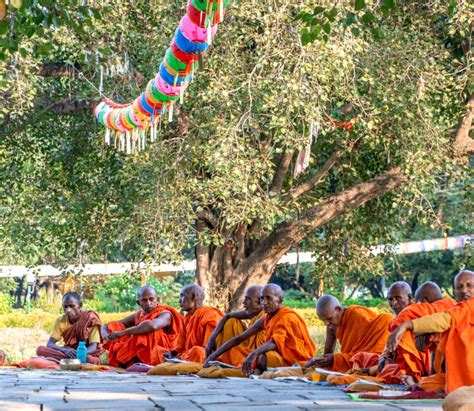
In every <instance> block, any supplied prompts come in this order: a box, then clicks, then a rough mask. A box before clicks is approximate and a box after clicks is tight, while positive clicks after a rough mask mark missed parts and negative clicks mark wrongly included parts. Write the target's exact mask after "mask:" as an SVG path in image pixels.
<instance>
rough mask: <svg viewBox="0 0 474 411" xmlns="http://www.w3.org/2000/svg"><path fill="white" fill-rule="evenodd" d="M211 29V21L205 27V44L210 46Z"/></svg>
mask: <svg viewBox="0 0 474 411" xmlns="http://www.w3.org/2000/svg"><path fill="white" fill-rule="evenodd" d="M211 27H212V21H211V22H209V25H208V26H207V44H209V45H210V44H211V43H212V30H211Z"/></svg>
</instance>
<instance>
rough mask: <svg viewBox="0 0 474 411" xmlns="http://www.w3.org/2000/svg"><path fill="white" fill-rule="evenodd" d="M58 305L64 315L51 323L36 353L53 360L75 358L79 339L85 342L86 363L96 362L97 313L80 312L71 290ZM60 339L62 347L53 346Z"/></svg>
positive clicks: (100, 347) (99, 349)
mask: <svg viewBox="0 0 474 411" xmlns="http://www.w3.org/2000/svg"><path fill="white" fill-rule="evenodd" d="M62 305H63V310H64V315H63V316H61V317H59V318H58V319H57V321H56V323H55V324H54V328H53V332H52V333H51V336H50V337H49V340H48V344H47V345H46V347H44V346H41V347H38V348H37V349H36V355H38V356H39V357H46V358H53V359H55V360H62V359H65V358H76V357H77V353H76V349H77V347H78V345H79V341H85V342H86V347H87V362H88V363H90V364H100V355H101V354H102V353H103V351H104V350H103V348H102V346H101V345H100V325H101V322H100V318H99V316H98V315H97V313H95V312H94V311H82V301H81V298H80V297H79V295H77V294H76V293H74V292H69V293H66V294H65V295H64V297H63V302H62ZM60 340H63V342H64V345H63V346H60V345H56V343H57V342H58V341H60Z"/></svg>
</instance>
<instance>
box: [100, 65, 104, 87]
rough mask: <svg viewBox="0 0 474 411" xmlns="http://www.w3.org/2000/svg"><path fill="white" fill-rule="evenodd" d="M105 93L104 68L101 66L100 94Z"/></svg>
mask: <svg viewBox="0 0 474 411" xmlns="http://www.w3.org/2000/svg"><path fill="white" fill-rule="evenodd" d="M103 91H104V66H102V65H101V66H100V83H99V92H100V93H102V92H103Z"/></svg>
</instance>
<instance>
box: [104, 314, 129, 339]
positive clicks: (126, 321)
mask: <svg viewBox="0 0 474 411" xmlns="http://www.w3.org/2000/svg"><path fill="white" fill-rule="evenodd" d="M117 322H119V323H122V324H123V325H124V326H125V328H129V327H133V326H134V325H135V314H130V315H129V316H127V317H125V318H122V319H121V320H119V321H117ZM100 332H101V334H102V338H104V339H106V340H107V339H108V337H109V335H110V333H109V331H108V330H107V324H104V325H102V328H101V330H100Z"/></svg>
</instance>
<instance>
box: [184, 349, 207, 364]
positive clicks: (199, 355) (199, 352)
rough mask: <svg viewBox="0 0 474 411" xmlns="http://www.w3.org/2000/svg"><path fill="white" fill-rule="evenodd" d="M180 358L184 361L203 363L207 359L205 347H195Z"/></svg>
mask: <svg viewBox="0 0 474 411" xmlns="http://www.w3.org/2000/svg"><path fill="white" fill-rule="evenodd" d="M179 358H181V359H182V360H184V361H192V362H199V363H203V362H204V360H205V359H206V349H205V348H204V347H200V346H197V345H195V346H194V347H192V348H190V349H189V350H187V351H185V352H184V353H182V354H180V355H179Z"/></svg>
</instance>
